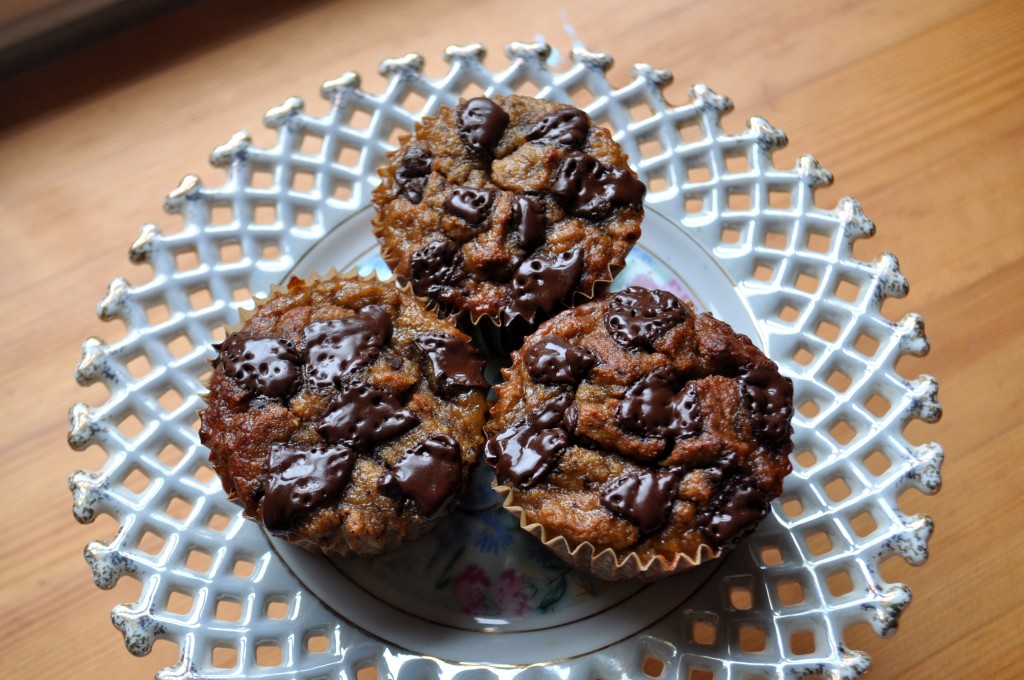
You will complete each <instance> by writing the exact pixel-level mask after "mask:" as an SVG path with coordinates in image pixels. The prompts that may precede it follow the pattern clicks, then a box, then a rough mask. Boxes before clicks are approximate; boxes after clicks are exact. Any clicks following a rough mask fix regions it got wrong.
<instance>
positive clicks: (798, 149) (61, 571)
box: [0, 0, 1024, 679]
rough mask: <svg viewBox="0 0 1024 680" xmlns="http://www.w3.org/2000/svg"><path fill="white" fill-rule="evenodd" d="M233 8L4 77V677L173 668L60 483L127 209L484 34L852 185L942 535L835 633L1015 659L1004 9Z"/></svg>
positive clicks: (1023, 136) (0, 107)
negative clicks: (894, 327)
mask: <svg viewBox="0 0 1024 680" xmlns="http://www.w3.org/2000/svg"><path fill="white" fill-rule="evenodd" d="M252 4H254V3H250V2H247V1H246V0H226V1H224V2H212V1H209V2H197V3H194V4H191V5H188V6H186V7H184V8H183V9H180V10H176V11H174V12H172V13H170V14H168V15H166V16H164V17H162V18H159V19H157V20H154V21H152V22H150V23H148V24H146V25H142V26H139V27H137V28H135V29H132V30H129V31H127V32H124V33H122V34H120V35H117V36H115V37H112V38H110V39H107V40H105V41H103V42H100V43H98V44H96V45H94V46H92V47H90V48H87V49H84V50H81V51H79V52H76V53H73V54H71V55H68V56H65V57H63V58H61V59H59V60H57V61H55V62H53V63H50V64H47V65H44V66H40V67H38V68H35V69H34V70H32V71H29V72H27V73H24V74H21V75H19V76H17V77H14V78H12V79H9V80H7V81H4V82H0V219H2V221H3V227H2V232H0V233H2V235H3V248H2V256H0V258H2V262H3V266H2V277H3V279H2V290H4V291H5V293H6V294H5V296H4V297H3V303H2V304H3V315H2V318H3V319H4V320H5V325H6V326H7V330H6V332H5V336H6V340H5V342H4V344H5V345H6V346H7V347H8V349H7V350H6V351H4V352H3V354H2V365H3V370H2V372H0V375H2V380H3V385H4V391H5V392H6V393H7V394H8V395H9V396H10V397H11V398H10V399H9V400H8V401H7V402H6V408H5V412H4V416H3V418H2V420H0V428H2V432H3V445H4V458H3V461H4V467H5V469H6V472H5V478H6V479H7V482H6V483H5V484H4V485H3V489H2V491H0V503H2V507H3V512H2V515H0V516H2V523H0V546H2V553H0V555H2V556H0V573H2V574H3V579H2V584H0V649H2V653H0V676H3V677H25V676H28V677H72V676H73V677H77V678H83V679H84V678H128V677H139V678H145V677H150V676H152V674H153V673H154V672H155V671H156V670H157V669H159V668H161V667H163V666H166V665H171V664H172V663H173V662H174V661H175V660H176V659H177V650H176V648H175V647H174V645H172V644H170V643H158V644H157V645H156V647H155V649H154V651H153V653H152V654H151V655H150V656H148V657H143V658H134V657H132V656H131V655H129V654H128V653H127V652H126V651H125V649H124V648H123V645H122V642H121V639H120V635H119V634H118V633H117V631H116V630H115V629H114V628H113V627H112V626H111V625H110V624H109V621H108V612H109V610H110V608H111V607H112V606H113V605H114V604H116V603H119V602H124V601H130V600H132V599H134V597H135V593H137V592H138V586H137V584H135V583H134V582H133V581H131V580H130V579H124V580H123V581H122V583H121V584H120V585H118V587H116V588H115V589H114V590H112V591H101V590H99V589H97V588H96V587H94V586H93V585H92V583H91V580H90V574H89V570H88V568H87V567H86V565H85V563H84V562H83V560H82V548H83V546H84V545H85V543H86V542H87V541H88V540H90V539H93V538H103V537H110V536H112V535H113V534H114V531H115V528H116V527H115V523H114V522H113V520H112V519H110V518H108V517H101V518H100V519H98V520H97V521H96V523H95V524H93V525H90V526H79V525H78V524H76V523H75V521H74V520H73V519H72V516H71V512H70V509H71V508H70V506H71V499H70V496H69V494H68V492H67V490H66V478H67V476H68V474H69V473H70V472H71V471H72V470H75V469H78V468H92V469H96V468H98V467H99V466H100V464H101V462H102V454H101V453H100V452H99V451H98V449H95V448H94V449H93V450H89V451H86V452H85V453H74V452H72V451H71V450H69V449H68V447H67V446H66V444H65V443H64V439H65V434H66V431H67V423H66V420H65V413H66V412H67V409H68V407H69V406H71V404H73V403H74V402H77V401H84V402H86V403H89V404H93V405H98V404H101V403H102V402H103V401H104V400H105V394H103V393H102V392H103V391H102V388H99V387H95V388H89V389H83V388H81V387H78V386H77V385H76V384H75V382H74V379H73V375H72V374H73V370H74V366H75V364H76V363H77V361H78V359H79V356H80V346H81V342H82V340H83V339H84V338H86V337H87V336H91V335H98V336H100V337H104V338H105V339H108V340H114V339H116V338H117V337H118V334H119V333H120V332H121V330H120V329H119V328H118V327H115V326H114V325H105V324H103V323H101V322H100V321H98V320H97V318H96V316H95V312H94V310H95V305H96V303H97V301H98V300H99V299H100V298H101V297H102V295H103V294H104V292H105V290H106V284H107V282H108V281H109V280H110V279H111V278H113V277H114V276H117V275H124V276H126V277H128V279H129V280H130V281H132V282H135V283H139V282H142V281H143V280H144V279H145V276H146V274H145V272H144V271H142V270H141V269H135V268H133V267H132V265H130V264H129V262H128V260H127V257H126V250H127V246H128V245H129V243H130V242H131V241H132V240H133V239H134V238H135V235H136V233H137V230H138V227H139V226H140V225H141V224H143V223H145V222H148V221H157V222H159V221H160V220H161V219H163V215H162V213H161V210H160V206H161V202H162V199H163V196H164V195H165V194H166V192H167V191H168V190H170V189H171V188H173V187H174V186H175V185H176V184H177V182H178V180H179V179H180V178H181V177H182V176H183V175H185V174H186V173H189V172H199V173H200V174H206V175H207V176H211V177H213V176H216V174H217V173H216V172H215V171H213V170H210V169H208V168H206V158H207V157H208V154H209V151H210V149H211V148H212V147H214V146H216V145H218V144H220V143H222V142H224V141H225V140H226V139H227V138H228V136H229V135H230V134H231V133H232V132H234V131H235V130H237V129H240V128H244V129H248V130H250V131H252V132H253V133H254V136H255V139H256V142H257V143H258V144H260V143H262V144H266V143H269V142H270V141H272V139H273V136H272V134H271V133H270V132H268V131H266V130H264V129H262V126H261V117H262V112H263V111H264V110H266V109H267V108H268V107H270V106H273V105H276V104H278V103H280V102H281V101H283V100H284V99H285V98H286V97H288V96H290V95H300V96H302V97H304V98H306V99H307V100H308V101H310V102H316V101H318V98H317V96H316V92H317V89H318V85H319V83H320V82H321V81H323V80H325V79H328V78H331V77H335V76H337V75H338V74H340V73H341V72H343V71H346V70H354V71H358V72H360V73H362V74H363V75H364V86H365V87H366V88H367V89H368V90H371V91H373V90H374V89H378V88H379V85H380V83H381V82H382V81H381V80H379V78H378V76H376V75H375V74H376V66H377V63H378V61H379V60H380V59H382V58H384V57H389V56H399V55H403V54H405V53H407V52H419V53H421V54H423V55H425V56H426V58H427V71H428V73H432V74H435V75H436V74H439V73H441V72H443V71H444V69H445V65H444V63H443V61H442V59H441V58H440V55H441V52H442V50H443V48H444V47H445V46H446V45H448V44H453V43H468V42H473V41H479V42H483V43H484V44H486V45H488V46H489V47H490V48H491V57H489V59H490V63H491V64H492V65H497V64H500V63H503V60H504V58H503V57H502V56H501V50H502V46H503V45H505V44H506V43H507V42H509V41H511V40H533V39H534V38H535V37H538V36H543V37H544V38H545V39H547V40H548V41H549V42H551V43H552V44H553V45H555V46H556V47H557V48H559V49H561V50H562V51H563V52H565V51H567V49H568V47H569V46H570V44H571V38H576V39H580V40H583V41H585V43H586V44H587V45H588V46H589V47H591V48H592V49H599V50H606V51H608V52H610V53H612V54H614V55H615V57H616V59H617V62H616V65H615V67H614V69H613V70H612V71H611V74H610V77H611V80H612V81H613V83H618V84H621V83H623V82H625V81H626V79H627V78H628V69H629V66H630V65H631V64H633V63H635V62H649V63H651V64H653V65H655V66H657V67H664V68H669V69H671V70H672V71H673V72H674V73H675V76H676V80H675V83H674V84H672V85H671V86H670V87H669V89H668V91H667V95H668V98H669V100H670V101H675V102H682V101H684V100H685V97H686V88H687V87H688V86H689V85H690V84H691V83H693V82H697V81H703V82H706V83H709V84H710V85H711V86H712V87H714V88H715V89H716V90H718V91H719V92H723V93H727V94H729V95H730V96H731V97H733V99H734V100H735V101H736V103H737V112H736V113H735V114H733V116H732V118H730V119H727V121H728V122H729V123H731V125H732V126H733V129H739V128H740V126H741V125H742V122H743V120H745V119H746V118H747V117H749V116H751V115H760V116H763V117H765V118H767V119H768V120H770V121H771V122H772V123H774V124H775V125H778V126H780V127H781V128H783V129H784V130H785V131H786V132H787V133H788V135H789V139H790V146H789V148H787V149H785V150H783V151H781V152H779V154H778V155H777V157H776V161H777V163H778V165H779V166H780V167H792V164H793V163H794V162H795V159H796V158H797V156H798V155H799V154H801V153H805V152H810V153H813V154H814V155H815V156H816V157H817V158H818V159H819V160H820V161H821V162H822V164H823V165H825V166H826V167H828V168H830V169H831V170H832V171H833V172H834V173H835V176H836V178H837V179H836V182H835V185H834V186H833V187H831V188H829V189H827V190H824V191H823V192H821V196H820V201H819V203H820V204H821V205H824V206H831V205H834V204H835V201H836V200H837V199H838V198H839V197H840V196H842V195H851V196H855V197H857V198H859V199H860V200H861V201H862V203H863V205H864V208H865V210H866V212H867V213H868V214H869V215H870V216H871V217H872V218H873V219H874V220H875V222H876V223H877V225H878V234H877V236H876V237H875V238H872V239H868V240H862V241H860V242H858V245H857V248H856V255H857V256H858V257H860V258H861V259H866V260H870V259H872V258H873V257H874V256H875V255H876V254H877V253H879V252H881V251H892V252H895V253H896V254H897V255H898V256H899V258H900V264H901V268H902V270H903V272H904V273H905V274H906V275H907V277H908V278H909V280H910V282H911V284H912V292H911V294H910V295H909V297H907V298H905V299H900V300H891V301H889V302H887V303H886V304H885V311H886V312H887V313H888V314H889V315H890V316H891V317H892V318H898V317H899V316H902V315H903V314H904V313H906V312H909V311H916V312H919V313H921V314H922V315H923V316H924V318H925V319H926V320H927V330H928V336H929V338H930V340H931V342H932V347H933V349H932V352H931V354H930V356H928V357H927V358H925V359H908V360H905V361H904V362H903V363H901V365H900V368H901V370H903V371H904V372H905V374H907V375H917V374H919V373H929V374H932V375H935V376H936V377H937V378H938V380H939V383H940V385H941V392H940V397H941V400H942V402H943V405H944V407H945V417H944V418H943V420H942V421H941V422H940V423H939V424H937V425H934V426H926V425H923V424H920V423H917V424H914V425H912V426H911V427H910V428H909V430H908V436H909V438H910V440H911V441H912V442H924V441H929V440H934V441H938V442H940V443H941V444H942V445H943V446H944V447H945V450H946V455H947V458H946V463H945V467H944V469H943V476H944V478H945V482H946V483H945V488H944V489H943V491H942V493H941V494H940V495H938V496H937V497H925V496H923V495H921V494H918V493H916V492H915V493H908V494H907V495H906V497H905V498H904V499H903V501H904V502H903V506H904V508H905V509H906V510H907V511H908V512H911V513H915V512H926V513H928V514H930V515H931V516H932V517H934V519H935V526H936V530H935V534H934V537H933V539H932V542H931V554H932V556H931V558H930V560H929V561H928V563H927V564H926V565H925V566H923V567H921V568H911V567H908V566H907V565H906V564H904V563H902V561H901V560H898V559H897V560H891V561H890V563H887V565H886V567H885V569H884V573H885V576H886V577H887V578H888V579H889V580H896V581H903V582H906V583H908V584H909V585H910V586H911V588H912V589H913V592H914V603H913V605H912V606H911V607H910V608H909V609H908V610H907V611H906V613H905V614H904V616H903V619H902V623H901V628H900V631H899V633H898V634H897V635H896V636H895V638H893V639H886V640H882V639H879V638H876V637H874V635H873V634H872V633H870V632H869V631H868V630H867V629H866V626H861V627H857V628H854V629H853V630H851V631H849V635H848V638H849V639H848V641H847V642H848V646H849V647H851V648H855V649H862V650H866V651H867V652H868V653H870V654H871V656H872V657H873V658H874V667H873V671H872V673H871V677H877V678H933V677H945V678H960V677H1021V676H1024V651H1022V647H1021V640H1022V637H1024V625H1022V623H1021V621H1022V619H1024V586H1022V580H1021V578H1020V570H1021V567H1022V564H1024V548H1022V545H1024V542H1022V541H1021V536H1022V535H1024V522H1022V519H1021V517H1022V513H1021V512H1020V500H1019V498H1020V494H1021V491H1020V489H1021V487H1022V486H1024V473H1022V469H1024V460H1022V459H1021V453H1022V451H1024V379H1022V372H1021V367H1022V366H1024V343H1022V344H1021V345H1017V344H1016V343H1017V342H1019V341H1020V340H1021V339H1024V333H1022V330H1024V302H1022V300H1024V295H1022V293H1024V200H1022V199H1021V196H1022V192H1024V175H1022V173H1024V161H1022V159H1024V125H1022V122H1024V116H1022V114H1021V111H1022V108H1021V107H1022V106H1024V49H1021V38H1022V36H1024V5H1022V4H1021V3H1019V2H1015V1H1014V0H1005V1H999V2H991V1H987V0H986V1H982V0H973V1H972V0H955V1H954V0H946V1H943V2H936V1H934V0H914V1H908V2H900V3H895V2H892V1H891V0H865V1H863V2H858V3H840V2H811V3H764V2H755V1H749V2H746V1H744V2H707V1H700V0H690V1H689V2H675V1H673V0H647V1H646V2H640V3H622V2H617V1H613V0H588V1H587V2H582V1H579V2H578V1H576V0H564V1H563V2H562V3H560V5H561V8H556V7H555V6H553V5H552V4H551V3H548V2H545V1H544V0H518V1H517V2H515V3H505V4H502V3H499V2H497V1H494V0H481V1H478V2H474V3H459V2H455V1H454V0H436V1H433V2H421V3H401V4H400V3H384V2H364V3H356V2H338V3H328V2H296V3H276V4H277V5H280V6H274V7H271V6H270V3H265V4H263V5H260V6H258V7H253V6H251V5H252ZM285 5H287V7H286V6H285ZM399 8H401V9H399ZM505 12H507V14H506V13H505ZM570 35H571V38H570ZM727 128H728V125H727ZM1000 512H1002V513H1003V514H1002V515H999V514H997V513H1000ZM1014 571H1015V572H1016V573H1013V572H1014Z"/></svg>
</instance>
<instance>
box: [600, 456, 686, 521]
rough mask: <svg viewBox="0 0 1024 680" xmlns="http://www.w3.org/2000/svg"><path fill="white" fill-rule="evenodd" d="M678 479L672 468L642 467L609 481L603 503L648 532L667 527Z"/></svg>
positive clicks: (602, 499)
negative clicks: (655, 469) (650, 468)
mask: <svg viewBox="0 0 1024 680" xmlns="http://www.w3.org/2000/svg"><path fill="white" fill-rule="evenodd" d="M677 483H678V478H677V476H676V473H675V472H674V471H672V470H657V471H654V470H643V471H641V472H637V473H633V474H628V475H623V476H621V477H617V478H616V479H613V480H612V481H611V482H609V484H608V486H607V487H605V489H604V492H603V493H602V494H601V505H603V506H604V507H606V508H608V509H609V510H611V511H612V512H614V513H616V514H618V515H621V516H623V517H625V518H626V519H628V520H629V521H631V522H633V523H634V524H636V525H637V527H639V529H640V531H641V532H643V533H645V534H649V533H651V532H652V531H656V530H658V529H660V528H661V527H662V526H664V524H665V522H667V521H668V518H669V515H670V513H671V512H672V502H673V501H675V499H676V487H677Z"/></svg>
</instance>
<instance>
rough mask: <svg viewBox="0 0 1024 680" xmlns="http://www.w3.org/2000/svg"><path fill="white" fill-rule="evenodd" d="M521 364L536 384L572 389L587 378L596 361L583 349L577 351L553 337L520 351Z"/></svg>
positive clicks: (565, 342) (590, 353)
mask: <svg viewBox="0 0 1024 680" xmlns="http://www.w3.org/2000/svg"><path fill="white" fill-rule="evenodd" d="M523 363H524V364H526V370H527V371H528V372H529V374H530V378H532V379H533V380H535V381H537V382H542V383H568V384H570V385H575V384H577V383H579V382H580V381H581V380H583V379H584V378H585V377H587V375H588V374H589V373H590V369H592V368H593V367H594V365H595V364H596V363H597V357H595V356H594V353H593V352H591V351H590V350H589V349H587V348H586V347H576V346H575V345H572V344H570V343H569V342H568V341H567V340H564V339H563V338H560V337H558V336H557V335H554V336H551V337H548V338H544V339H543V340H541V341H540V342H535V343H533V344H532V345H530V346H529V347H527V348H526V349H525V350H523Z"/></svg>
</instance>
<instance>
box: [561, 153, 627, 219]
mask: <svg viewBox="0 0 1024 680" xmlns="http://www.w3.org/2000/svg"><path fill="white" fill-rule="evenodd" d="M549 191H550V192H551V195H552V196H554V197H555V198H556V199H557V200H558V202H559V203H561V204H562V206H563V207H564V208H565V209H566V210H567V211H569V213H571V214H573V215H577V216H579V217H585V218H587V219H598V218H601V217H604V216H605V215H606V214H607V213H608V211H610V210H611V209H612V208H613V207H617V206H630V207H632V208H633V209H637V208H639V207H640V204H641V203H642V202H643V200H644V195H645V194H646V192H647V188H646V187H644V185H643V183H642V182H641V181H640V180H638V179H637V178H636V177H634V176H633V175H632V173H630V172H629V170H627V169H626V168H615V167H611V166H608V165H605V164H604V163H602V162H601V161H599V160H597V159H596V158H594V157H593V156H591V155H589V154H585V153H583V152H582V151H570V152H569V153H567V154H565V158H564V159H563V160H562V164H561V165H560V166H558V172H557V174H556V175H555V181H554V182H553V183H552V184H551V188H550V189H549Z"/></svg>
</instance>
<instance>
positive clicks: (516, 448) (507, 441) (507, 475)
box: [486, 394, 576, 489]
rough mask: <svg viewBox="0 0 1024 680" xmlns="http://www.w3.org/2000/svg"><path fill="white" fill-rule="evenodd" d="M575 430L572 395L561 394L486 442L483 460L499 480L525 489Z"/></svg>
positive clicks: (547, 467) (545, 471)
mask: <svg viewBox="0 0 1024 680" xmlns="http://www.w3.org/2000/svg"><path fill="white" fill-rule="evenodd" d="M575 430H576V410H575V405H574V404H573V403H572V396H571V395H569V394H561V395H559V396H558V397H555V398H554V399H552V400H551V401H549V402H548V403H546V404H544V405H543V406H540V407H538V408H536V409H534V410H533V411H532V412H531V413H530V415H529V417H527V418H525V419H524V420H522V421H520V422H518V423H516V424H515V425H513V426H512V427H510V428H508V429H507V430H505V431H504V432H502V433H501V434H498V435H496V436H493V437H491V438H490V439H489V440H488V441H487V450H486V458H487V463H488V464H489V465H490V466H491V467H493V468H494V470H495V472H496V473H497V477H498V479H499V480H500V481H501V482H506V481H511V482H512V484H514V485H515V486H517V487H519V488H521V489H529V488H531V487H533V486H534V485H535V484H537V482H539V481H540V480H541V479H542V478H543V477H544V476H545V475H547V474H548V473H549V472H550V471H551V470H552V469H554V467H555V466H556V465H557V464H558V461H559V459H560V458H561V457H562V453H563V452H564V451H565V449H566V447H567V446H568V445H569V435H570V434H572V432H574V431H575Z"/></svg>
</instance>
